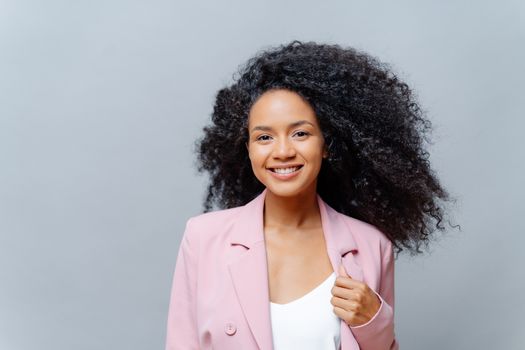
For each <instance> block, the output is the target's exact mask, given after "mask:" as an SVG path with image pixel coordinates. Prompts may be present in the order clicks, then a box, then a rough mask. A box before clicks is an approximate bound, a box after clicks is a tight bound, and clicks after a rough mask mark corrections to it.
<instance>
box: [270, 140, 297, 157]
mask: <svg viewBox="0 0 525 350" xmlns="http://www.w3.org/2000/svg"><path fill="white" fill-rule="evenodd" d="M295 153H296V152H295V147H294V145H293V143H292V142H291V141H290V140H288V139H287V138H284V139H281V140H279V141H278V142H276V143H275V147H274V150H273V156H274V158H277V159H288V158H293V157H295Z"/></svg>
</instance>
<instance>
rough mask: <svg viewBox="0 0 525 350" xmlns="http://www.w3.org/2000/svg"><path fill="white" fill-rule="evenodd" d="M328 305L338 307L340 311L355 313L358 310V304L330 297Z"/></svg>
mask: <svg viewBox="0 0 525 350" xmlns="http://www.w3.org/2000/svg"><path fill="white" fill-rule="evenodd" d="M330 303H331V304H332V305H333V306H337V307H340V308H341V309H343V310H345V311H347V312H356V311H357V309H358V304H357V303H355V302H354V301H351V300H346V299H342V298H338V297H332V298H331V299H330Z"/></svg>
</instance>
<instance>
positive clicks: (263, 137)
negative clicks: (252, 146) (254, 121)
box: [255, 135, 270, 141]
mask: <svg viewBox="0 0 525 350" xmlns="http://www.w3.org/2000/svg"><path fill="white" fill-rule="evenodd" d="M269 139H270V135H261V136H258V137H256V138H255V140H256V141H268V140H269Z"/></svg>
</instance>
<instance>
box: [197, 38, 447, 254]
mask: <svg viewBox="0 0 525 350" xmlns="http://www.w3.org/2000/svg"><path fill="white" fill-rule="evenodd" d="M238 74H239V75H238V76H237V77H235V75H234V83H233V84H232V85H231V86H229V87H225V88H222V89H220V90H219V91H218V93H217V95H216V100H215V106H214V109H213V114H212V118H211V122H212V123H211V125H208V126H206V127H204V129H203V130H204V136H203V137H202V138H201V139H200V140H198V141H197V143H196V144H195V146H196V153H197V155H198V159H197V162H198V165H197V168H198V171H199V172H201V173H202V172H209V175H210V183H209V185H208V190H207V194H206V197H205V200H204V211H205V212H208V211H210V210H212V209H213V207H214V206H215V205H216V206H217V207H218V208H220V209H225V208H232V207H236V206H240V205H244V204H246V203H247V202H249V201H250V200H252V199H253V198H255V197H256V196H257V195H258V194H259V193H260V192H261V191H262V190H263V189H264V186H263V184H261V183H260V182H259V181H258V179H257V178H256V177H255V175H254V174H253V171H252V168H251V163H250V160H249V158H248V151H247V149H246V147H245V143H246V142H247V140H248V127H247V126H248V115H249V111H250V108H251V106H252V105H253V104H254V102H255V101H256V100H257V98H258V97H259V96H260V95H261V94H262V93H264V92H266V91H268V90H272V89H288V90H290V91H293V92H295V93H297V94H299V95H300V96H302V97H303V98H304V99H305V100H306V101H307V102H308V103H310V105H311V106H312V108H313V110H314V111H315V113H316V116H317V118H318V121H319V125H320V128H321V130H322V133H323V136H324V138H325V142H326V144H327V145H328V152H329V158H328V159H327V160H323V163H322V165H321V170H320V173H319V176H318V185H317V192H318V194H319V195H320V196H321V198H323V200H324V201H325V202H327V203H328V204H329V205H330V206H331V207H333V208H334V209H335V210H337V211H339V212H341V213H344V214H346V215H349V216H352V217H354V218H357V219H360V220H362V221H365V222H368V223H370V224H372V225H374V226H376V227H377V228H378V229H380V230H381V231H382V232H383V233H384V234H385V235H386V236H387V237H388V238H389V239H390V240H391V241H392V243H393V245H394V246H395V248H396V250H397V253H399V252H401V251H402V250H403V247H404V248H407V249H408V250H409V251H410V252H411V253H412V254H415V253H421V250H420V249H419V248H420V247H421V243H425V246H427V247H428V242H429V241H430V236H431V234H432V232H434V231H435V229H439V230H441V231H443V230H444V226H443V224H442V221H443V217H444V214H445V210H444V208H443V204H444V203H445V201H448V200H451V198H450V195H449V194H448V193H447V192H446V191H445V190H444V189H443V188H442V186H441V185H440V183H439V181H438V179H437V178H436V175H435V174H434V172H433V171H432V169H431V168H430V163H429V159H428V158H429V154H428V152H426V151H425V149H424V147H423V146H424V145H423V141H427V142H429V141H428V138H427V135H426V134H427V133H428V132H429V131H430V130H431V123H430V121H429V120H427V119H425V118H424V115H423V114H424V113H423V111H422V109H421V108H420V106H419V105H418V103H417V101H416V100H415V97H414V94H413V92H412V91H411V89H410V88H409V87H408V86H407V85H406V84H405V83H404V82H402V81H400V80H399V78H398V77H397V76H396V75H395V74H394V73H392V71H391V70H390V69H389V68H388V66H387V65H386V64H384V63H381V62H379V61H378V60H377V59H375V58H374V57H371V56H370V55H369V54H366V53H364V52H360V51H357V50H356V49H354V48H350V47H347V48H342V47H341V46H339V45H330V44H318V43H315V42H301V41H297V40H294V41H292V42H290V43H288V44H286V45H281V46H278V47H274V48H270V49H267V50H264V51H261V52H259V53H257V54H256V55H255V56H254V57H252V58H251V59H249V60H248V61H247V63H246V64H245V65H244V66H242V67H241V68H240V69H239V72H238ZM434 220H435V221H436V223H435V224H434Z"/></svg>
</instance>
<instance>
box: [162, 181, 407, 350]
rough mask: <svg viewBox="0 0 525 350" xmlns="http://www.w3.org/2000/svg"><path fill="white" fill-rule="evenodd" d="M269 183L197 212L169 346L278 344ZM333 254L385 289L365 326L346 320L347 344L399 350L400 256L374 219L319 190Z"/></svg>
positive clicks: (233, 349)
mask: <svg viewBox="0 0 525 350" xmlns="http://www.w3.org/2000/svg"><path fill="white" fill-rule="evenodd" d="M266 191H267V190H266V189H265V190H264V191H263V192H262V193H261V194H259V195H258V196H257V197H256V198H255V199H253V200H252V201H251V202H249V203H247V204H246V205H244V206H240V207H236V208H231V209H226V210H219V211H215V212H209V213H204V214H201V215H198V216H195V217H192V218H190V219H189V220H188V221H187V223H186V229H185V231H184V236H183V238H182V241H181V244H180V247H179V253H178V257H177V262H176V266H175V273H174V277H173V286H172V290H171V298H170V305H169V311H168V320H167V336H166V350H176V349H177V350H179V349H180V350H190V349H203V350H211V349H215V350H252V349H253V350H255V349H262V350H273V345H272V330H271V323H270V322H271V321H270V302H269V300H270V298H269V290H268V271H267V262H266V250H265V244H264V231H263V208H264V197H265V194H266ZM317 200H318V203H319V208H320V212H321V221H322V227H323V232H324V235H325V241H326V246H327V251H328V255H329V257H330V261H331V263H332V267H333V269H334V271H338V267H339V265H340V264H341V263H342V264H343V265H344V268H345V270H346V272H347V273H348V274H349V275H350V276H351V277H352V278H354V279H357V280H360V281H364V282H365V283H367V284H368V286H369V287H370V288H372V289H373V290H374V292H375V293H376V294H377V295H378V296H379V298H380V300H381V306H380V308H379V310H378V312H377V313H376V315H374V317H373V318H372V319H371V320H369V321H368V322H367V323H365V324H363V325H359V326H356V327H350V326H348V325H347V324H346V323H345V322H344V321H343V320H341V349H342V350H358V349H362V350H395V349H398V348H399V345H398V343H397V341H396V339H395V335H394V258H393V250H392V244H391V242H390V241H389V240H388V239H387V238H386V236H385V235H384V234H383V233H381V232H380V231H379V230H378V229H377V228H375V227H374V226H372V225H370V224H367V223H365V222H363V221H359V220H357V219H354V218H352V217H349V216H346V215H343V214H341V213H339V212H337V211H336V210H334V209H333V208H331V207H330V206H328V204H326V203H325V202H324V201H323V200H322V199H321V197H320V196H319V195H318V196H317Z"/></svg>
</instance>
